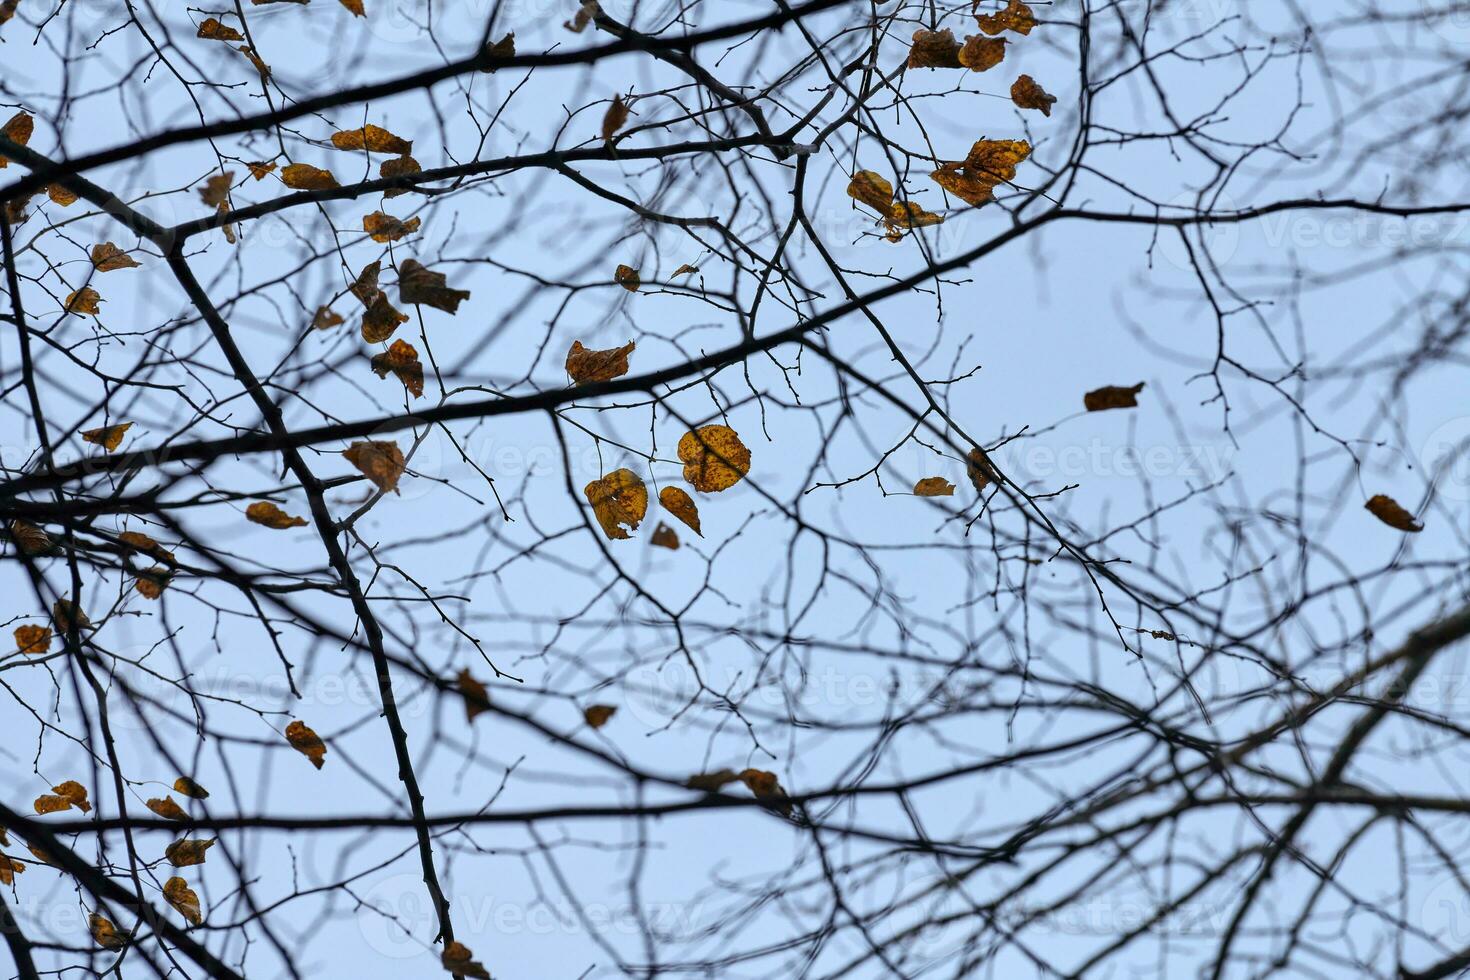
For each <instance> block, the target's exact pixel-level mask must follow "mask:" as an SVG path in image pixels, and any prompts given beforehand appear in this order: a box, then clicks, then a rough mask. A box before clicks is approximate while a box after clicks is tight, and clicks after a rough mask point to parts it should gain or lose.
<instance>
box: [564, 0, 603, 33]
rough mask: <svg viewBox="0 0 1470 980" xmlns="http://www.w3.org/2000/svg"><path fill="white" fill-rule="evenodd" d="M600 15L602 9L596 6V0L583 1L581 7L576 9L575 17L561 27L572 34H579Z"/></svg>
mask: <svg viewBox="0 0 1470 980" xmlns="http://www.w3.org/2000/svg"><path fill="white" fill-rule="evenodd" d="M600 13H602V8H601V7H599V6H598V5H597V0H585V2H584V3H583V4H582V6H580V7H578V8H577V13H576V15H575V16H574V17H573V18H572V19H571V20H569V21H567V22H566V23H564V24H562V25H561V26H563V27H565V28H566V29H567V30H569V31H571V32H572V33H573V34H581V33H582V31H583V30H585V29H586V27H587V25H588V24H590V23H592V20H593V18H595V17H596V16H597V15H598V14H600Z"/></svg>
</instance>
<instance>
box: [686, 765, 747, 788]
mask: <svg viewBox="0 0 1470 980" xmlns="http://www.w3.org/2000/svg"><path fill="white" fill-rule="evenodd" d="M739 781H740V774H739V773H737V772H734V771H733V770H730V769H721V770H719V771H718V772H706V773H701V774H699V775H698V776H690V777H689V778H688V779H686V780H684V785H685V786H687V787H688V788H690V789H698V790H703V791H704V792H706V793H718V792H719V791H720V789H721V788H722V787H724V786H728V785H729V784H730V783H738V782H739Z"/></svg>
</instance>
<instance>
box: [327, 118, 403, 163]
mask: <svg viewBox="0 0 1470 980" xmlns="http://www.w3.org/2000/svg"><path fill="white" fill-rule="evenodd" d="M332 145H333V146H335V147H336V148H337V149H339V150H367V151H368V152H369V153H388V154H391V155H393V156H395V157H402V156H407V155H408V154H410V153H412V152H413V140H406V139H404V138H403V137H401V136H394V135H393V134H392V133H390V132H388V130H386V129H384V128H383V127H382V126H374V125H373V124H372V123H368V124H367V125H366V126H364V127H362V128H361V129H344V130H340V131H338V132H335V133H333V134H332Z"/></svg>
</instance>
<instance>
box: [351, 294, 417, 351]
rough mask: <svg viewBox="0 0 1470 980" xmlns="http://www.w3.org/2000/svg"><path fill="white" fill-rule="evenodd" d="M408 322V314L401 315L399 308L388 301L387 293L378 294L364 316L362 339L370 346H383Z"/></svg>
mask: <svg viewBox="0 0 1470 980" xmlns="http://www.w3.org/2000/svg"><path fill="white" fill-rule="evenodd" d="M407 322H408V314H407V313H400V312H399V311H398V307H396V306H394V305H393V304H392V303H391V302H389V301H388V294H387V293H378V295H377V297H376V298H375V299H374V300H373V301H372V303H371V304H370V305H369V306H368V308H367V312H365V313H364V314H363V315H362V339H363V340H366V341H367V342H368V343H370V344H381V343H383V342H384V341H386V340H387V339H388V338H389V337H391V336H393V331H395V330H397V329H398V327H399V325H400V324H403V323H407Z"/></svg>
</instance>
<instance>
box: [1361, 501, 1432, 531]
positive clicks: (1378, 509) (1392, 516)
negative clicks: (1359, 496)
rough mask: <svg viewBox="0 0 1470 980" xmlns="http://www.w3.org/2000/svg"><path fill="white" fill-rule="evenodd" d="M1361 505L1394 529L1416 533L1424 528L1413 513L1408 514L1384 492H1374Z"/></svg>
mask: <svg viewBox="0 0 1470 980" xmlns="http://www.w3.org/2000/svg"><path fill="white" fill-rule="evenodd" d="M1363 506H1364V507H1366V508H1367V509H1368V513H1370V514H1372V515H1373V516H1374V517H1376V518H1378V519H1379V520H1380V521H1382V522H1383V523H1385V524H1387V525H1388V526H1389V527H1391V528H1393V529H1395V530H1398V531H1405V532H1408V533H1409V534H1418V533H1419V532H1420V531H1422V530H1424V525H1423V524H1420V523H1419V522H1418V521H1416V520H1415V519H1414V515H1413V514H1410V513H1409V512H1408V511H1407V510H1405V509H1404V508H1403V506H1402V505H1401V504H1400V503H1399V502H1398V501H1397V500H1394V499H1393V498H1392V497H1390V496H1388V495H1386V494H1381V493H1376V494H1374V495H1373V496H1372V497H1369V498H1368V502H1367V503H1366V504H1364V505H1363Z"/></svg>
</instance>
